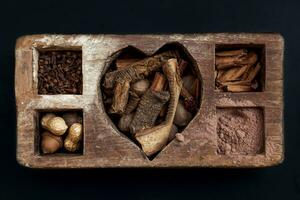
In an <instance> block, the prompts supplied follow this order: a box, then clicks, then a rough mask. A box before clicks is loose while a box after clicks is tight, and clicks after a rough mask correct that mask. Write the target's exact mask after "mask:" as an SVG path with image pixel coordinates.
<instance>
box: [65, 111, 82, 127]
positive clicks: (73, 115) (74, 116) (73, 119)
mask: <svg viewBox="0 0 300 200" xmlns="http://www.w3.org/2000/svg"><path fill="white" fill-rule="evenodd" d="M62 118H63V119H64V120H65V122H66V124H67V126H68V127H70V126H71V125H72V124H74V123H80V124H82V117H81V116H80V115H79V114H78V113H77V112H66V113H64V114H63V115H62Z"/></svg>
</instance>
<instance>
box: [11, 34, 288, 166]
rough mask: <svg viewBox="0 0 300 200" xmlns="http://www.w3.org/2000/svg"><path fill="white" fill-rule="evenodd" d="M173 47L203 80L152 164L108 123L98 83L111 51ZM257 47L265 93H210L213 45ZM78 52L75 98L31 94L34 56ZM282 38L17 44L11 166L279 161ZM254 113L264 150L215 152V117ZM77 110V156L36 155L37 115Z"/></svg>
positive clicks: (33, 39) (65, 38)
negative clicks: (79, 84) (175, 134)
mask: <svg viewBox="0 0 300 200" xmlns="http://www.w3.org/2000/svg"><path fill="white" fill-rule="evenodd" d="M169 42H179V43H180V44H182V45H183V46H184V47H185V48H186V49H187V50H188V52H189V53H190V54H191V55H192V57H193V58H194V59H195V60H196V62H197V65H198V67H199V71H200V73H201V77H202V80H201V82H202V94H201V99H200V101H201V106H200V109H199V111H198V113H197V114H196V116H195V117H194V119H193V120H192V121H191V122H190V124H189V125H188V126H187V127H186V128H185V129H184V131H183V132H182V134H183V136H184V142H180V141H177V140H173V141H172V142H171V143H169V144H168V145H167V146H166V147H165V148H164V149H163V150H162V151H161V152H160V153H159V154H158V155H157V156H156V157H155V158H154V159H153V160H149V159H148V158H147V156H146V155H145V153H144V152H143V151H142V150H141V149H140V148H139V147H138V146H137V145H136V144H135V143H133V142H132V141H130V140H129V139H127V137H125V136H124V135H123V134H122V133H120V132H119V131H118V130H117V129H116V127H115V126H114V125H113V124H112V122H111V120H110V119H109V117H108V116H107V114H106V113H105V110H104V108H103V103H102V99H101V92H100V80H101V78H102V77H103V75H104V72H105V69H106V68H107V66H108V65H109V64H110V62H111V60H112V58H113V54H114V52H116V51H118V50H120V49H122V48H125V47H127V46H128V45H132V46H134V47H136V48H138V49H140V50H141V51H143V52H145V53H146V54H149V55H150V54H152V53H154V52H155V51H157V50H158V49H159V48H160V47H162V46H163V45H164V44H166V43H169ZM235 44H239V45H242V46H243V45H250V44H251V45H252V44H255V45H261V46H263V48H264V51H263V52H264V54H265V55H263V56H264V58H265V63H264V66H263V70H265V71H264V76H265V77H263V78H264V88H263V90H262V91H261V92H244V93H228V92H219V91H216V90H215V75H214V73H215V63H214V62H215V47H216V45H235ZM47 48H50V49H51V48H52V49H77V50H78V49H81V50H82V70H83V92H82V95H38V92H37V68H38V66H37V60H38V52H39V51H40V50H45V49H47ZM283 49H284V41H283V38H282V37H281V36H280V35H278V34H247V33H240V34H227V33H218V34H187V35H176V34H175V35H32V36H23V37H21V38H19V39H18V40H17V44H16V51H15V56H16V66H15V94H16V106H17V160H18V162H19V163H20V164H21V165H24V166H26V167H30V168H107V167H113V168H118V167H234V168H241V167H267V166H272V165H277V164H279V163H281V162H282V161H283V159H284V146H283ZM218 107H221V108H226V107H230V108H234V107H247V108H249V107H250V108H251V107H255V108H257V107H259V108H261V109H262V110H263V115H264V151H263V153H260V154H256V155H235V154H232V155H220V154H218V153H217V133H216V127H217V115H216V110H217V108H218ZM69 109H70V110H74V109H76V110H77V109H78V110H82V111H83V120H84V122H83V123H84V125H83V127H84V140H83V142H84V144H83V153H82V154H52V155H42V154H40V151H39V130H38V127H39V126H38V124H39V122H38V118H39V112H44V111H60V110H69Z"/></svg>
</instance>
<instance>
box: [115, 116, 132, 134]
mask: <svg viewBox="0 0 300 200" xmlns="http://www.w3.org/2000/svg"><path fill="white" fill-rule="evenodd" d="M132 119H133V113H130V114H128V115H123V116H122V117H121V118H120V121H119V123H118V127H119V129H120V130H121V131H124V132H129V130H130V129H129V127H130V124H131V121H132Z"/></svg>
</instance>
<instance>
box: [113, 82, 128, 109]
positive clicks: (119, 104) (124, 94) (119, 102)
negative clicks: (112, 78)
mask: <svg viewBox="0 0 300 200" xmlns="http://www.w3.org/2000/svg"><path fill="white" fill-rule="evenodd" d="M129 89H130V82H129V81H127V80H124V81H119V82H118V84H116V87H115V93H114V97H113V102H112V105H111V109H110V112H111V113H120V114H121V113H123V112H124V111H125V108H126V105H127V102H128V96H129Z"/></svg>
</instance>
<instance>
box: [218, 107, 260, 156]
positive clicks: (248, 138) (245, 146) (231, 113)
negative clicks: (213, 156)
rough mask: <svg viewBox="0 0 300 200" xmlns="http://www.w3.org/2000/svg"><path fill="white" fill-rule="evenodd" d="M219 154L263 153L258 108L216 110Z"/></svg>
mask: <svg viewBox="0 0 300 200" xmlns="http://www.w3.org/2000/svg"><path fill="white" fill-rule="evenodd" d="M217 117H218V124H217V134H218V150H217V152H218V153H219V154H242V155H255V154H258V153H262V151H263V114H262V110H261V109H259V108H221V109H218V110H217Z"/></svg>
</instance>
